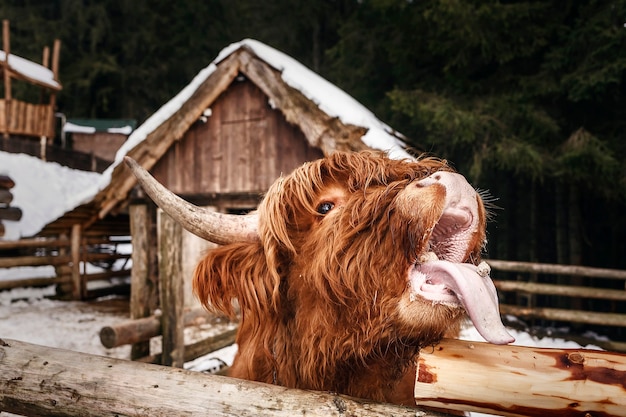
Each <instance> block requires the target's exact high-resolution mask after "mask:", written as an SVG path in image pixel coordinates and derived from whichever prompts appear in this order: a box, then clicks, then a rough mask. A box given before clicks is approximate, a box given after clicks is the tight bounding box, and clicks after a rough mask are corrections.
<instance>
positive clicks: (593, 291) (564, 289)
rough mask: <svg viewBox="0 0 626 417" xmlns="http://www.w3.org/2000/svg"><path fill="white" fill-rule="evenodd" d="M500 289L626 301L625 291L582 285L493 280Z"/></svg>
mask: <svg viewBox="0 0 626 417" xmlns="http://www.w3.org/2000/svg"><path fill="white" fill-rule="evenodd" d="M493 283H494V285H495V286H496V288H497V289H499V290H501V291H520V292H524V293H528V294H544V295H560V296H566V297H581V298H597V299H603V300H615V301H626V291H624V290H611V289H606V288H591V287H582V286H569V285H555V284H542V283H537V282H522V281H501V280H494V281H493Z"/></svg>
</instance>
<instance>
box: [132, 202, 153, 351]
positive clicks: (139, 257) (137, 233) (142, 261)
mask: <svg viewBox="0 0 626 417" xmlns="http://www.w3.org/2000/svg"><path fill="white" fill-rule="evenodd" d="M128 213H129V217H130V233H131V236H132V245H133V251H132V260H133V265H132V267H131V274H130V318H131V319H142V318H144V317H149V316H150V315H151V314H152V308H153V304H154V303H153V299H154V298H155V297H156V293H157V288H156V285H155V283H154V282H153V281H152V280H151V279H150V257H149V256H150V255H149V254H150V223H151V221H150V217H149V211H148V206H147V205H145V204H132V205H131V206H130V207H129V209H128ZM148 355H150V340H147V341H143V342H138V343H135V344H133V345H132V347H131V351H130V359H131V360H136V359H139V358H142V357H144V356H148Z"/></svg>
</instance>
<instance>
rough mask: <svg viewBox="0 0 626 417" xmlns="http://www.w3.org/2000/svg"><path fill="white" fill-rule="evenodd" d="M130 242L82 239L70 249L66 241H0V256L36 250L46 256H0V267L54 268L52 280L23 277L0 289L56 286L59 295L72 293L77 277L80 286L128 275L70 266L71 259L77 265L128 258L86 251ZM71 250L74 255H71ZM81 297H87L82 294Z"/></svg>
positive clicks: (34, 239)
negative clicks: (60, 292)
mask: <svg viewBox="0 0 626 417" xmlns="http://www.w3.org/2000/svg"><path fill="white" fill-rule="evenodd" d="M127 243H130V240H129V239H115V240H111V239H109V238H103V237H97V238H93V237H92V238H87V237H83V238H82V239H81V242H79V243H75V244H74V246H72V241H71V240H70V239H68V238H53V239H44V238H33V239H21V240H17V241H0V255H2V251H9V250H10V251H27V252H31V253H34V251H35V250H40V251H43V252H44V253H46V254H47V255H23V256H5V257H3V256H0V268H15V267H39V266H48V265H49V266H53V267H55V271H56V274H57V276H56V277H31V278H29V277H25V278H21V279H15V280H5V281H2V282H0V290H8V289H13V288H20V287H44V286H48V285H53V284H58V285H59V286H60V288H61V290H62V292H68V293H72V292H73V291H74V289H73V287H74V285H75V282H74V281H73V280H74V279H76V278H77V277H79V278H80V280H81V281H82V284H81V286H84V284H86V283H87V282H91V281H95V280H106V279H111V278H116V277H126V276H130V269H124V268H122V269H120V270H111V271H104V272H98V273H93V274H87V273H84V272H83V273H80V271H79V270H78V265H74V260H75V259H78V260H79V262H109V263H112V262H114V261H117V260H128V259H130V255H128V254H120V253H106V252H105V253H100V252H98V251H90V250H89V248H92V247H98V246H102V245H108V246H115V245H119V244H127ZM72 247H74V249H75V253H72ZM83 295H87V296H88V295H89V292H88V291H85V293H84V294H83Z"/></svg>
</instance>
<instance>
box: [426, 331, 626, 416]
mask: <svg viewBox="0 0 626 417" xmlns="http://www.w3.org/2000/svg"><path fill="white" fill-rule="evenodd" d="M415 399H416V402H417V404H418V405H422V406H431V407H445V408H447V409H450V410H458V411H478V412H483V413H489V414H496V415H504V416H536V417H539V416H541V417H550V416H555V417H556V416H626V355H623V354H618V353H611V352H603V351H593V350H585V349H545V348H531V347H521V346H502V345H492V344H489V343H478V342H466V341H461V340H444V341H442V342H441V343H440V344H439V345H437V346H434V347H433V348H432V349H423V350H422V351H421V352H420V355H419V358H418V372H417V377H416V383H415Z"/></svg>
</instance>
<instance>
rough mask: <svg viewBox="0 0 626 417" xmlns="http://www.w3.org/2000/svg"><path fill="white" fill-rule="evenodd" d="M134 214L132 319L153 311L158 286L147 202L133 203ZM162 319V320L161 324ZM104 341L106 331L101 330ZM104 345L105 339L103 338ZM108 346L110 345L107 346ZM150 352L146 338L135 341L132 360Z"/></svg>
mask: <svg viewBox="0 0 626 417" xmlns="http://www.w3.org/2000/svg"><path fill="white" fill-rule="evenodd" d="M128 214H129V217H130V231H131V232H130V233H131V236H132V243H133V251H132V260H133V264H132V267H131V274H130V318H131V319H143V318H145V317H148V316H150V315H151V314H152V304H153V300H154V299H155V298H156V294H157V288H156V285H155V283H154V282H152V281H151V280H150V258H149V253H150V217H149V210H148V207H147V206H146V205H145V204H133V205H131V206H130V207H129V208H128ZM160 325H161V322H160V321H159V326H160ZM100 340H101V341H102V332H101V333H100ZM102 343H103V344H104V343H105V342H104V341H102ZM105 346H106V345H105ZM149 354H150V342H149V341H147V342H146V341H142V342H141V343H135V344H133V346H132V348H131V352H130V358H131V359H138V358H141V357H144V356H147V355H149Z"/></svg>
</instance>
